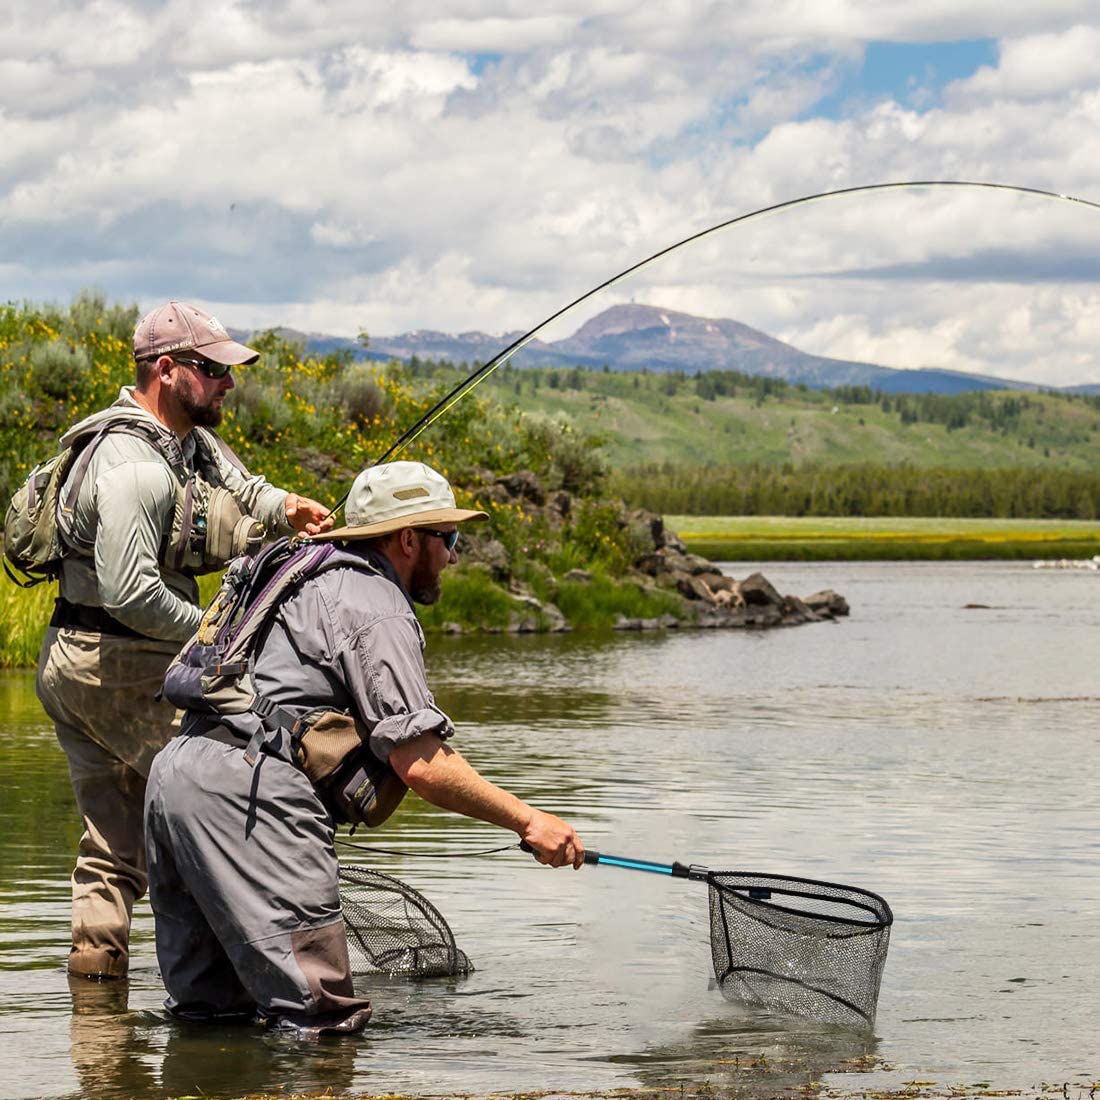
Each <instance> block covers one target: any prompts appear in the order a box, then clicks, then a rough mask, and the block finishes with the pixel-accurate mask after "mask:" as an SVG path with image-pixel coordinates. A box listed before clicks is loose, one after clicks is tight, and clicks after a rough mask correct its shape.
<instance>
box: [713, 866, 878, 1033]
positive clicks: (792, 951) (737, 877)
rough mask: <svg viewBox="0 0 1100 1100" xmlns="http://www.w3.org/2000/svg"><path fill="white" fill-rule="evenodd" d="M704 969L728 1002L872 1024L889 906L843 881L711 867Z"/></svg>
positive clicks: (863, 1025)
mask: <svg viewBox="0 0 1100 1100" xmlns="http://www.w3.org/2000/svg"><path fill="white" fill-rule="evenodd" d="M707 882H708V883H709V884H710V940H711V953H712V955H713V958H714V976H715V978H716V980H717V982H718V986H719V988H720V989H721V990H722V994H723V995H724V996H725V997H726V998H727V999H729V1000H731V1001H742V1002H744V1003H746V1004H750V1005H756V1006H759V1007H763V1008H767V1009H769V1010H771V1011H774V1012H778V1013H781V1014H783V1015H788V1016H804V1017H809V1018H811V1019H814V1020H820V1021H822V1022H826V1023H836V1024H841V1025H844V1026H847V1027H857V1028H870V1027H873V1025H874V1022H875V1009H876V1006H877V1003H878V991H879V985H880V983H881V981H882V969H883V966H884V965H885V964H886V951H887V948H888V947H889V944H890V925H891V923H892V922H893V915H892V914H891V912H890V907H889V906H888V905H887V904H886V902H885V901H884V900H883V899H882V898H880V897H879V896H878V895H877V894H871V893H868V892H867V891H865V890H859V889H856V888H855V887H851V886H838V885H836V884H835V883H828V882H815V881H813V880H811V879H798V878H784V877H781V876H778V875H758V874H750V873H746V872H724V871H712V872H711V873H710V874H709V875H708V876H707Z"/></svg>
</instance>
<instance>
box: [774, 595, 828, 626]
mask: <svg viewBox="0 0 1100 1100" xmlns="http://www.w3.org/2000/svg"><path fill="white" fill-rule="evenodd" d="M779 607H780V610H781V611H782V612H783V625H784V626H798V625H799V624H800V623H816V622H818V621H820V620H821V618H822V617H823V616H821V615H819V614H818V613H817V612H816V611H814V610H813V609H812V608H810V607H808V606H807V605H806V604H805V603H804V602H803V601H802V600H800V599H799V598H798V597H797V596H784V597H783V600H782V602H781V603H780V605H779Z"/></svg>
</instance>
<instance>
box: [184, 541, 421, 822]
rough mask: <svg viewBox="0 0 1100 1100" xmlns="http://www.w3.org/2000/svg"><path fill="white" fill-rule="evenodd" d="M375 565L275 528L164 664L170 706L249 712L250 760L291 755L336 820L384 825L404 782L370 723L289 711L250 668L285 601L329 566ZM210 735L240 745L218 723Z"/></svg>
mask: <svg viewBox="0 0 1100 1100" xmlns="http://www.w3.org/2000/svg"><path fill="white" fill-rule="evenodd" d="M335 568H352V569H359V570H362V571H363V572H365V573H371V574H374V575H380V574H379V571H378V570H377V569H376V568H375V567H374V566H373V565H371V564H370V563H369V562H367V561H364V560H363V559H362V558H359V557H356V556H354V555H351V554H346V553H343V552H341V551H338V550H337V549H336V547H335V546H334V545H333V544H332V543H323V544H322V543H301V542H299V541H298V540H297V539H292V538H282V539H279V540H278V541H276V542H273V543H271V544H270V545H269V546H267V547H265V548H264V549H263V550H262V551H260V553H258V554H257V555H255V557H251V558H248V557H241V558H238V559H237V560H236V561H234V562H233V564H232V566H231V567H230V568H229V570H228V571H227V572H226V574H225V577H224V579H223V581H222V586H221V588H220V589H219V590H218V592H217V594H216V595H215V596H214V599H213V600H212V601H211V603H210V606H209V607H208V608H207V610H206V613H205V614H204V615H203V618H202V622H201V623H200V624H199V628H198V630H197V631H196V633H195V636H194V637H193V638H192V639H191V641H189V642H188V643H187V645H186V646H185V647H184V648H183V650H182V651H181V652H180V654H179V655H178V656H177V657H176V659H175V660H174V661H173V662H172V664H171V665H170V666H169V668H168V672H167V674H166V676H165V678H164V696H165V698H166V699H168V700H169V702H171V703H174V704H175V705H176V706H177V707H181V708H183V709H185V710H189V711H192V712H195V713H198V714H200V715H205V716H208V717H210V718H213V719H216V718H219V717H228V716H231V715H239V716H245V715H247V716H251V717H252V718H254V719H255V720H256V725H257V728H256V732H255V733H254V734H253V736H252V738H251V740H250V741H249V742H248V744H247V747H246V748H245V759H246V760H247V761H248V763H249V764H250V765H253V766H254V765H255V764H256V763H257V761H258V760H259V755H260V753H261V752H270V753H273V754H274V755H277V756H281V757H282V758H283V759H287V760H289V761H290V762H292V763H294V764H296V765H297V766H298V767H300V768H301V769H302V771H303V772H305V774H306V776H307V777H308V779H309V780H310V782H311V783H312V784H313V786H314V787H315V789H316V790H317V794H318V796H319V797H320V799H321V801H322V803H323V804H324V806H325V809H327V810H328V812H329V813H330V814H331V815H332V818H333V820H335V821H336V822H338V823H348V824H351V825H353V826H354V825H366V826H368V827H370V828H373V827H375V826H377V825H381V824H382V822H383V821H385V820H386V819H387V818H388V817H389V816H390V815H391V814H392V813H393V812H394V810H396V809H397V807H398V805H399V804H400V803H401V800H402V799H403V798H404V797H405V795H406V793H407V792H408V788H407V787H406V786H405V784H404V783H402V782H401V780H400V779H398V777H397V774H396V773H395V772H394V770H393V769H392V768H391V767H390V766H389V764H388V763H386V762H385V761H383V760H380V759H379V758H378V757H377V756H375V755H374V753H373V752H372V751H371V749H370V730H368V729H367V728H366V726H364V725H363V723H362V722H360V721H359V720H358V719H357V718H355V717H354V716H353V715H351V714H347V713H344V712H341V711H336V710H332V709H330V708H318V709H316V710H312V711H308V712H307V713H305V714H301V715H299V714H294V713H292V712H291V711H289V710H287V709H286V708H284V707H281V706H279V705H278V704H277V703H275V702H274V701H272V700H271V699H268V698H267V697H266V696H263V695H261V694H260V692H259V691H258V690H257V688H256V686H255V681H254V678H253V674H254V667H255V657H256V653H257V651H258V649H259V647H260V645H261V644H262V643H263V640H264V638H265V637H266V636H267V633H268V631H269V629H270V627H271V624H272V623H273V622H274V618H275V614H276V612H277V611H278V609H279V607H280V605H281V604H282V602H283V601H284V600H285V599H287V598H288V597H289V596H290V595H291V594H292V593H294V592H295V591H297V590H298V588H299V587H300V586H301V585H302V584H303V583H304V582H305V581H307V580H309V579H311V578H313V577H316V576H319V575H320V574H321V573H324V572H326V571H327V570H329V569H335ZM206 735H207V736H211V737H214V738H215V739H216V740H223V741H226V742H228V743H230V744H235V745H239V744H241V743H242V741H243V740H244V738H243V737H242V738H238V737H236V736H235V735H234V733H233V732H232V731H231V730H229V729H228V727H226V726H225V725H214V726H213V727H212V728H211V729H209V730H208V731H207V732H206Z"/></svg>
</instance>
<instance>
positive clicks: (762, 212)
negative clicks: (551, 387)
mask: <svg viewBox="0 0 1100 1100" xmlns="http://www.w3.org/2000/svg"><path fill="white" fill-rule="evenodd" d="M917 187H925V188H932V187H974V188H984V189H986V190H990V191H1010V192H1014V193H1016V194H1020V195H1036V196H1038V197H1039V198H1044V199H1057V200H1060V201H1062V202H1075V203H1080V204H1081V205H1082V206H1089V207H1091V208H1092V209H1094V210H1100V202H1093V201H1091V200H1090V199H1082V198H1078V197H1076V196H1075V195H1064V194H1062V193H1061V192H1058V191H1045V190H1043V189H1042V188H1040V187H1023V186H1021V185H1019V184H1014V183H990V182H986V181H982V180H901V181H894V182H890V183H863V184H859V185H857V186H855V187H841V188H838V189H837V190H835V191H818V192H817V193H816V194H813V195H803V196H801V197H800V198H797V199H787V200H786V201H785V202H777V203H773V204H772V205H770V206H762V207H760V209H758V210H752V211H750V212H749V213H747V214H739V215H738V216H737V217H735V218H730V219H728V220H727V221H724V222H719V223H718V224H717V225H712V226H711V227H710V228H709V229H703V230H700V231H699V232H698V233H692V234H691V236H689V237H685V238H684V239H683V240H682V241H677V242H676V243H675V244H670V245H668V246H667V247H665V248H662V249H661V250H660V251H658V252H654V253H653V255H652V256H647V257H646V258H645V259H644V260H639V261H638V262H637V263H635V264H631V266H630V267H628V268H626V269H625V270H623V271H620V272H619V274H618V275H613V276H612V277H611V278H610V279H605V280H604V281H603V282H602V283H600V284H599V285H598V286H594V287H593V288H592V289H591V290H589V291H586V292H585V293H584V294H582V295H581V296H580V297H579V298H574V299H573V301H571V302H570V303H569V304H568V305H566V306H562V308H561V309H559V310H558V311H557V312H555V313H552V314H551V315H550V316H549V317H547V318H546V320H544V321H541V322H539V324H537V325H536V326H535V327H534V328H533V329H531V330H530V331H529V332H526V333H524V334H523V335H522V336H520V337H519V338H518V339H517V340H513V341H512V343H510V344H509V345H508V346H507V347H505V348H503V349H502V350H501V351H499V352H497V354H496V355H494V356H493V358H492V359H490V360H488V362H486V363H484V364H482V366H480V367H478V368H477V369H476V370H475V371H473V372H472V373H471V374H469V375H468V376H467V377H466V378H465V379H463V381H461V382H460V383H459V384H458V385H457V386H455V387H454V388H453V389H452V390H451V391H450V392H449V393H447V394H445V395H444V396H443V397H442V398H440V400H439V401H438V402H436V404H435V405H433V406H432V407H431V408H430V409H429V410H428V411H427V412H426V413H424V415H423V416H421V417H420V419H419V420H417V421H416V423H415V424H413V425H412V426H411V427H410V428H408V429H407V430H406V431H405V432H403V433H402V434H401V435H400V436H399V437H398V438H397V439H396V440H395V442H394V443H393V444H392V445H391V446H390V448H389V450H387V451H386V452H385V453H384V454H383V455H382V457H381V458H379V459H377V460H376V461H374V462H371V463H369V464H368V467H369V466H379V465H381V464H382V463H383V462H388V461H389V460H390V459H391V458H393V456H394V455H396V454H399V453H400V452H401V451H403V450H404V449H405V448H406V447H407V446H408V445H409V444H410V443H412V442H413V441H414V440H415V439H416V438H417V437H418V436H419V435H420V434H421V433H422V432H424V431H425V430H426V429H427V428H429V427H431V425H432V424H434V423H435V422H436V421H437V420H438V419H439V418H440V417H441V416H443V415H444V414H445V413H446V412H447V411H448V410H449V409H451V408H452V407H453V406H454V405H455V404H456V403H457V402H459V401H461V400H462V398H463V397H465V396H466V394H468V393H469V392H470V391H471V390H472V389H474V388H475V387H476V386H479V385H480V384H481V383H482V382H484V381H485V379H486V378H488V377H489V375H490V374H492V373H493V371H495V370H496V369H497V367H499V366H501V365H502V364H504V363H506V362H508V360H509V359H511V358H512V356H513V355H515V354H516V352H517V351H520V350H521V349H522V348H524V347H525V346H526V345H527V344H529V343H530V342H531V341H532V340H533V339H534V338H535V337H536V336H537V335H538V334H539V333H540V332H542V330H543V329H544V328H546V327H547V325H550V324H551V323H553V322H554V321H556V320H558V318H559V317H564V316H565V314H567V313H569V312H570V310H573V309H575V308H576V307H577V306H579V305H580V304H581V303H582V302H586V301H587V300H588V299H589V298H591V297H592V296H593V295H595V294H598V293H599V292H600V291H601V290H606V289H607V288H608V287H612V286H614V285H615V284H616V283H620V282H622V281H623V280H624V279H628V278H630V276H631V275H633V274H635V273H636V272H638V271H640V270H641V269H642V268H643V267H646V266H647V265H648V264H651V263H653V262H654V261H655V260H659V259H660V258H661V257H662V256H667V255H668V254H669V253H671V252H675V251H676V250H677V249H680V248H683V247H684V246H685V245H689V244H691V243H692V242H694V241H699V240H702V239H703V238H704V237H709V236H710V235H711V234H713V233H718V232H720V231H721V230H723V229H729V228H730V227H731V226H734V225H739V224H740V223H742V222H747V221H751V220H752V219H753V218H762V217H764V216H766V215H768V214H775V213H777V212H778V211H780V210H787V209H790V208H793V207H796V206H806V205H808V204H809V203H812V202H820V201H822V200H824V199H835V198H840V197H842V196H845V195H856V194H861V193H864V192H869V191H894V190H901V189H903V188H917ZM368 467H364V468H368ZM350 492H351V489H350V487H349V489H348V492H346V493H344V495H343V496H342V497H341V498H340V500H339V501H337V503H336V505H335V506H334V507H333V509H332V511H331V512H329V516H332V515H335V514H336V513H337V512H338V511H339V510H340V509H341V508H342V507H343V505H344V503H345V502H346V501H347V499H348V494H349V493H350ZM325 518H326V519H327V518H328V517H327V516H326V517H325Z"/></svg>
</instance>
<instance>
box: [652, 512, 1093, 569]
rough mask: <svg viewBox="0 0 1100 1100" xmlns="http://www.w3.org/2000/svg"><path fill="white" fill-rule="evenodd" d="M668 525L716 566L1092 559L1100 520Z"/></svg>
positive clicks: (840, 519) (744, 520) (761, 520)
mask: <svg viewBox="0 0 1100 1100" xmlns="http://www.w3.org/2000/svg"><path fill="white" fill-rule="evenodd" d="M664 520H665V524H666V525H667V526H668V527H669V528H670V529H671V530H673V531H675V532H676V533H677V534H678V535H679V536H680V538H681V539H682V540H683V541H684V543H686V545H687V547H688V549H689V550H690V551H691V552H692V553H694V554H699V555H701V556H702V557H705V558H709V559H710V560H711V561H759V562H767V561H941V560H947V561H951V560H958V561H975V560H983V559H990V560H996V559H1001V560H1016V561H1020V560H1051V559H1063V558H1065V559H1071V560H1072V559H1078V560H1083V559H1088V558H1091V557H1093V556H1094V555H1096V554H1100V521H1096V520H1062V519H1055V520H1042V519H988V518H956V517H936V516H932V517H911V516H898V517H864V516H685V515H666V516H665V517H664Z"/></svg>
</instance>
